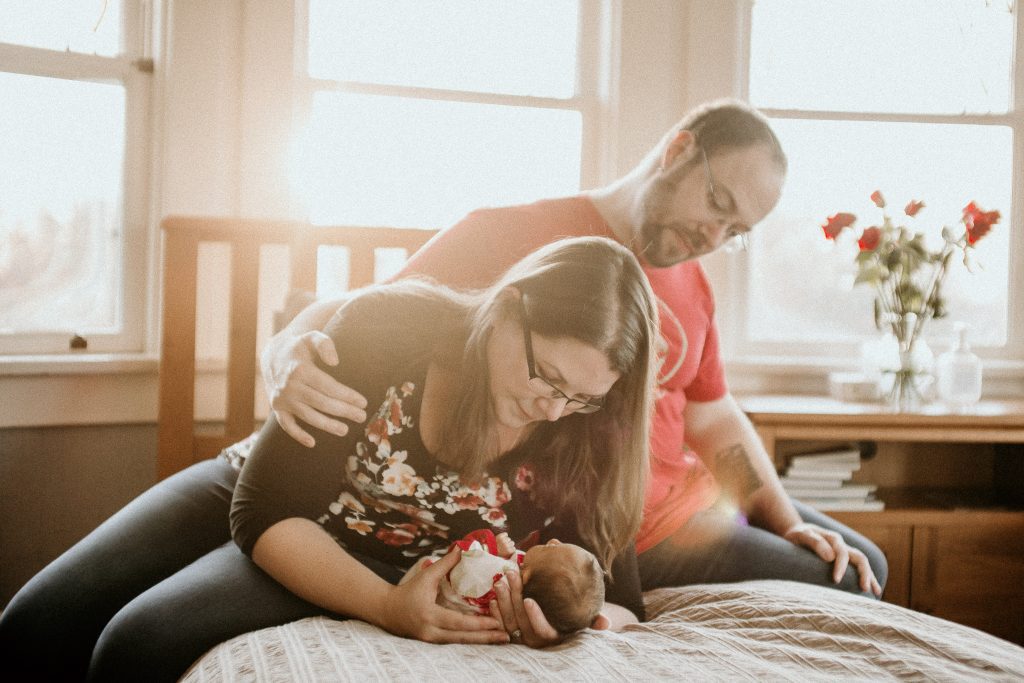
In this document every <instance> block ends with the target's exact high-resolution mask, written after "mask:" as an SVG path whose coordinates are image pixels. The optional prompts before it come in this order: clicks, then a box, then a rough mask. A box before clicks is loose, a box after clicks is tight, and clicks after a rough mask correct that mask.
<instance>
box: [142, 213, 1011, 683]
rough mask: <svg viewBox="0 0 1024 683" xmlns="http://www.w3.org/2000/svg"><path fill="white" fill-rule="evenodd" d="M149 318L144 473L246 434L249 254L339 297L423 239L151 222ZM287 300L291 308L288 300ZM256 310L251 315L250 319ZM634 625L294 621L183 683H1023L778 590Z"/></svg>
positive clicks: (271, 225) (942, 636)
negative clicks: (339, 267)
mask: <svg viewBox="0 0 1024 683" xmlns="http://www.w3.org/2000/svg"><path fill="white" fill-rule="evenodd" d="M162 229H163V235H164V250H163V254H164V256H163V273H164V276H163V309H162V332H161V334H162V352H161V365H160V407H159V425H158V434H159V438H158V473H159V476H161V477H165V476H168V475H170V474H173V473H174V472H176V471H178V470H180V469H183V468H185V467H187V466H188V465H190V464H191V463H193V462H196V461H198V460H200V459H202V458H206V457H210V456H212V455H214V454H216V453H217V452H219V451H220V450H221V449H222V448H223V447H224V446H225V445H227V444H229V443H232V442H234V441H238V440H240V439H241V438H244V437H245V436H247V435H248V434H250V433H251V432H252V431H253V426H254V424H255V423H256V422H257V421H258V420H257V415H258V413H259V410H258V406H259V401H258V400H257V394H258V391H257V371H256V368H257V362H256V353H257V345H258V343H257V340H258V339H259V337H260V335H261V334H266V330H263V331H262V332H261V331H260V330H259V329H258V328H259V326H261V325H263V326H266V325H267V324H268V320H269V318H268V316H267V315H266V314H265V311H263V309H264V308H265V305H263V304H261V303H260V300H259V298H260V297H259V296H258V292H259V291H260V284H259V283H260V277H261V276H260V273H261V266H260V262H261V254H263V251H264V250H263V249H262V247H264V246H265V245H278V246H281V247H282V248H285V249H287V252H288V257H287V262H288V267H287V270H288V271H289V273H290V274H289V275H288V277H287V282H288V287H289V288H292V289H294V290H295V292H311V291H312V290H313V289H314V287H315V283H316V282H317V279H316V272H317V253H318V248H319V247H320V246H322V245H333V246H334V247H340V248H342V249H344V250H346V251H347V253H348V257H347V261H348V267H347V271H348V273H349V277H348V286H349V287H350V288H356V287H359V286H362V285H365V284H369V283H370V282H372V281H373V280H374V273H375V272H377V273H379V272H380V269H379V268H378V267H377V265H375V261H376V260H377V258H378V257H379V255H380V254H381V253H382V250H395V249H398V250H401V251H402V252H403V253H411V252H412V251H415V250H416V249H417V248H419V247H420V246H421V245H422V244H424V243H425V242H426V241H427V240H428V239H429V238H430V237H431V236H432V235H433V232H432V231H428V230H414V229H395V228H381V229H375V228H367V227H332V228H313V227H310V226H307V225H303V224H298V223H288V222H277V221H256V220H242V219H229V218H205V217H184V216H174V217H169V218H167V219H165V220H164V221H163V222H162ZM207 244H218V245H221V246H222V247H226V256H225V258H226V259H227V261H228V263H229V264H230V266H229V267H228V268H226V270H227V271H228V272H229V275H228V276H227V277H216V278H214V280H215V281H216V282H217V283H218V284H220V285H221V286H223V288H224V298H223V300H224V301H227V302H229V304H230V311H229V312H228V314H227V318H226V319H227V327H228V331H227V335H226V336H227V343H226V347H227V350H226V360H225V365H224V368H225V376H226V386H225V389H224V396H225V408H224V411H223V417H222V422H223V425H224V426H223V429H219V430H217V431H216V432H214V433H211V432H210V430H209V428H208V426H206V425H203V424H201V422H202V421H201V420H197V419H196V416H195V406H196V403H195V399H196V395H195V381H196V375H197V361H196V330H197V322H199V323H202V316H200V315H198V314H197V310H198V309H199V308H200V307H199V306H197V290H198V289H203V290H204V291H202V292H200V293H201V294H203V295H208V294H209V292H206V291H205V289H206V287H207V285H208V283H205V284H203V285H202V286H200V282H201V281H202V280H201V278H200V277H199V276H200V265H199V264H200V262H201V259H200V258H199V256H200V253H201V250H202V247H203V245H207ZM296 300H302V297H301V296H298V297H297V298H296ZM261 311H262V314H261ZM645 601H646V603H647V609H648V615H649V620H648V621H647V622H646V623H644V624H639V625H635V626H631V627H629V628H627V629H626V630H625V631H623V632H620V633H610V632H597V631H590V630H588V631H584V632H582V633H580V634H577V635H575V636H573V637H572V638H570V639H569V640H567V641H566V642H565V643H563V644H561V645H559V646H557V647H553V648H549V649H546V650H532V649H530V648H527V647H524V646H519V645H508V646H469V645H445V646H439V645H430V644H426V643H421V642H418V641H413V640H407V639H403V638H398V637H396V636H392V635H390V634H388V633H385V632H384V631H381V630H380V629H377V628H375V627H373V626H370V625H369V624H366V623H364V622H359V621H355V620H351V621H332V620H329V619H324V618H314V619H305V620H302V621H298V622H295V623H292V624H287V625H284V626H280V627H276V628H270V629H265V630H262V631H257V632H253V633H248V634H243V635H241V636H238V637H236V638H234V639H232V640H230V641H227V642H225V643H222V644H220V645H218V646H217V647H215V648H213V649H212V650H211V651H210V652H208V653H207V654H206V655H205V656H203V657H202V658H201V659H199V660H198V661H197V662H196V663H195V664H194V665H193V666H192V668H191V669H190V670H189V671H188V673H187V674H186V675H185V676H184V678H183V680H184V681H189V682H200V681H344V680H355V681H363V680H416V681H433V680H438V681H440V680H513V679H514V680H522V679H529V680H532V679H537V680H628V679H635V680H661V679H669V678H673V679H678V678H683V679H697V680H730V681H732V680H758V679H759V680H765V679H767V680H794V681H795V680H799V681H811V680H884V679H911V680H922V679H926V680H948V681H963V680H1000V681H1008V680H1024V648H1021V647H1018V646H1016V645H1013V644H1011V643H1009V642H1007V641H1004V640H1000V639H998V638H996V637H994V636H990V635H988V634H985V633H982V632H980V631H977V630H974V629H971V628H968V627H966V626H961V625H958V624H954V623H952V622H949V621H945V620H942V619H938V618H936V617H931V616H928V615H925V614H921V613H919V612H915V611H912V610H908V609H905V608H902V607H899V606H896V605H891V604H888V603H885V602H877V601H874V600H869V599H866V598H861V597H858V596H853V595H848V594H845V593H841V592H839V591H834V590H831V589H827V588H819V587H815V586H807V585H802V584H796V583H792V582H785V581H755V582H746V583H742V584H720V585H702V586H689V587H685V588H675V589H660V590H656V591H651V592H648V593H647V594H646V595H645Z"/></svg>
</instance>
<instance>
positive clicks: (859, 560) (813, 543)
mask: <svg viewBox="0 0 1024 683" xmlns="http://www.w3.org/2000/svg"><path fill="white" fill-rule="evenodd" d="M783 538H785V539H786V540H787V541H789V542H790V543H793V544H795V545H799V546H803V547H804V548H809V549H810V550H812V551H813V552H814V553H815V554H817V556H818V557H820V558H821V559H823V560H824V561H826V562H832V563H833V565H832V580H833V581H834V582H835V583H839V582H840V581H841V580H842V578H843V574H845V573H846V567H847V566H849V565H851V564H852V565H853V566H854V567H855V568H856V569H857V572H858V574H859V575H860V589H861V590H862V591H864V592H865V593H867V592H868V591H870V592H871V593H874V594H875V595H876V596H881V595H882V586H881V585H880V584H879V583H878V579H877V578H875V573H874V572H873V571H871V564H870V563H869V562H868V558H867V557H866V556H865V555H864V553H862V552H861V551H859V550H857V549H856V548H851V547H849V546H848V545H846V541H845V540H843V537H842V536H840V535H839V534H838V533H836V532H835V531H830V530H829V529H825V528H822V527H820V526H818V525H817V524H810V523H807V522H801V523H800V524H797V525H795V526H793V527H791V528H790V529H789V530H788V531H786V533H785V534H784V535H783Z"/></svg>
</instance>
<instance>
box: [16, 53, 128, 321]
mask: <svg viewBox="0 0 1024 683" xmlns="http://www.w3.org/2000/svg"><path fill="white" fill-rule="evenodd" d="M0 92H2V93H4V106H3V107H0V330H2V331H5V332H12V331H13V332H48V331H54V332H63V331H82V332H84V331H94V332H95V331H114V330H113V328H115V327H116V326H117V325H118V324H119V322H120V321H119V286H118V283H119V281H120V273H121V235H120V232H121V230H120V226H121V186H122V167H123V165H124V129H125V121H124V113H125V95H124V88H123V87H121V86H120V85H106V84H100V83H86V82H80V81H66V80H60V79H53V78H40V77H35V76H21V75H15V74H3V73H0Z"/></svg>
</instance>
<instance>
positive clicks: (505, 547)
mask: <svg viewBox="0 0 1024 683" xmlns="http://www.w3.org/2000/svg"><path fill="white" fill-rule="evenodd" d="M494 542H495V545H497V547H498V555H499V556H500V557H504V558H505V559H506V560H507V559H510V558H511V557H512V553H514V552H515V551H516V544H515V543H513V542H512V539H511V538H509V537H508V534H506V533H500V534H498V535H497V536H495V537H494Z"/></svg>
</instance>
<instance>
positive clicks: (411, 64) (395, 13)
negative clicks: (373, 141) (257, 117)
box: [309, 0, 578, 98]
mask: <svg viewBox="0 0 1024 683" xmlns="http://www.w3.org/2000/svg"><path fill="white" fill-rule="evenodd" d="M577 15H578V9H577V2H576V0H518V1H517V2H494V1H493V0H490V1H487V2H482V1H481V0H443V1H442V0H389V2H337V0H311V1H310V3H309V73H310V75H311V76H313V77H314V78H330V79H338V80H346V81H362V82H367V83H381V84H386V85H410V86H420V87H426V88H446V89H451V90H467V91H472V92H496V93H507V94H512V95H538V96H546V97H561V98H567V97H571V96H572V95H573V94H574V92H575V85H576V24H577Z"/></svg>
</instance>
